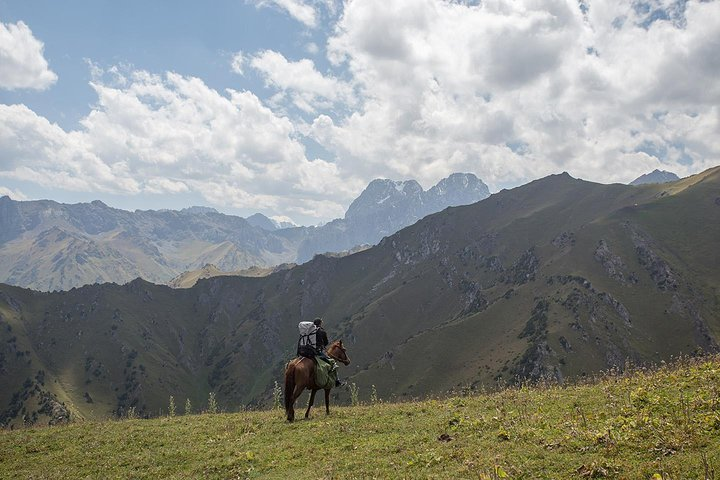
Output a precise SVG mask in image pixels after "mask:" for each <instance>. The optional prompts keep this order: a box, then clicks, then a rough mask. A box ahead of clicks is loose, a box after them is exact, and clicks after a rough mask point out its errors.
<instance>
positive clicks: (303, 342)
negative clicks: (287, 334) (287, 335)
mask: <svg viewBox="0 0 720 480" xmlns="http://www.w3.org/2000/svg"><path fill="white" fill-rule="evenodd" d="M298 330H299V331H300V338H299V339H298V348H297V354H298V355H300V356H301V357H308V358H313V357H314V356H315V355H317V350H316V349H315V346H316V345H317V336H316V334H317V330H318V328H317V326H316V325H315V324H314V323H313V322H300V323H299V324H298Z"/></svg>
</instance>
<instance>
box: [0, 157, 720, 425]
mask: <svg viewBox="0 0 720 480" xmlns="http://www.w3.org/2000/svg"><path fill="white" fill-rule="evenodd" d="M374 188H375V187H373V189H374ZM378 190H379V191H382V193H378V194H376V195H373V197H372V198H377V199H378V200H382V198H384V196H383V195H385V194H387V193H391V192H390V191H389V189H383V188H378ZM403 190H404V188H403ZM373 191H374V190H373ZM396 191H398V190H397V189H396ZM376 201H377V200H376ZM381 205H382V203H381ZM353 210H354V209H353ZM352 216H353V215H352V214H351V215H350V217H351V218H352ZM718 239H720V167H719V168H714V169H711V170H708V171H706V172H703V173H701V174H698V175H694V176H691V177H687V178H685V179H682V180H679V181H676V182H673V183H668V184H662V185H658V184H652V185H641V186H628V185H619V184H613V185H602V184H596V183H591V182H586V181H582V180H577V179H574V178H572V177H570V176H569V175H567V174H560V175H552V176H549V177H546V178H543V179H540V180H536V181H534V182H531V183H529V184H527V185H524V186H522V187H518V188H514V189H511V190H503V191H501V192H498V193H497V194H494V195H492V196H490V197H489V198H486V199H484V200H482V201H480V202H477V203H474V204H472V205H467V206H460V207H454V208H450V209H446V210H444V211H442V212H439V213H435V214H432V215H429V216H427V217H425V218H423V219H422V220H420V221H418V222H417V223H415V224H414V225H412V226H410V227H407V228H405V229H402V230H401V231H399V232H397V233H395V234H393V235H390V236H388V237H386V238H384V239H383V240H382V241H380V243H379V244H378V245H376V246H374V247H372V248H369V249H367V250H364V251H362V252H359V253H356V254H353V255H349V256H345V257H340V258H336V257H330V256H324V255H319V256H315V257H314V258H313V259H312V260H311V261H309V262H307V263H305V264H302V265H299V266H296V267H293V268H290V269H288V270H283V271H278V272H275V273H272V274H270V275H268V276H265V277H260V278H247V277H229V276H222V277H214V278H209V279H205V280H199V281H198V282H197V284H196V285H195V286H193V287H192V288H186V289H171V288H169V287H167V286H162V285H154V284H151V283H149V282H146V281H144V280H140V279H138V280H134V281H132V282H130V283H128V284H126V285H113V284H103V285H89V286H85V287H82V288H77V289H73V290H71V291H68V292H54V293H41V292H36V291H32V290H27V289H23V288H19V287H14V286H7V285H5V286H0V382H1V383H2V385H3V386H4V387H5V388H3V389H2V391H0V411H2V414H1V416H0V422H3V423H5V424H8V423H13V422H14V423H17V422H19V419H20V418H23V416H24V418H25V420H26V422H32V421H42V422H45V421H47V420H48V419H49V420H50V421H55V420H56V419H57V418H63V416H64V415H65V416H66V415H75V416H78V417H83V418H99V417H107V416H110V415H113V414H123V413H124V412H126V411H127V410H128V409H129V408H134V409H136V411H137V412H139V413H140V414H142V415H157V414H158V413H159V412H160V410H161V409H163V408H167V404H168V398H169V396H170V395H173V396H174V397H175V398H176V399H180V400H179V401H183V399H184V398H189V399H190V400H191V401H192V403H193V404H194V405H198V404H202V403H203V402H204V401H205V399H207V396H208V393H209V392H215V393H216V394H217V398H218V402H219V403H220V406H221V407H222V408H226V409H237V408H239V407H241V406H246V405H254V404H267V402H268V401H270V399H271V398H272V389H273V385H274V382H275V381H277V382H281V375H282V369H283V366H284V364H285V362H287V361H288V360H289V359H290V358H292V357H293V355H294V353H295V347H296V341H297V323H298V322H299V321H300V320H307V319H312V318H314V317H316V316H322V317H323V318H324V319H325V325H326V328H327V329H328V333H329V336H330V337H331V339H334V338H341V339H343V340H344V342H345V345H346V346H347V349H348V354H349V356H350V358H351V361H352V363H351V365H350V366H349V367H342V368H341V376H342V377H344V378H346V379H348V380H349V381H350V382H353V383H355V384H356V385H357V386H358V388H359V391H360V392H361V393H360V395H361V397H366V398H367V396H368V395H369V393H370V392H371V391H372V389H376V391H377V392H378V394H379V395H380V397H381V398H386V399H391V398H414V397H419V396H423V395H426V394H429V393H442V392H446V391H448V390H452V389H454V390H457V389H470V390H472V389H480V388H483V387H484V388H493V387H494V386H496V385H504V384H507V383H508V382H519V381H525V380H538V379H551V380H555V381H559V382H563V381H564V380H565V379H566V378H577V377H582V376H584V375H591V374H593V373H594V372H599V371H601V370H604V369H608V368H611V367H616V368H622V367H623V365H625V363H626V362H627V361H630V362H633V363H636V364H643V363H645V362H658V361H661V360H666V359H669V358H670V357H671V356H675V355H679V354H683V353H685V354H690V353H695V352H697V351H699V350H703V351H716V350H718V339H720V293H719V291H718V285H720V256H718V254H717V251H718V250H717V247H718ZM337 395H339V396H340V399H339V400H341V401H342V400H343V397H345V400H348V398H347V396H348V393H347V392H345V391H342V390H341V391H339V393H337Z"/></svg>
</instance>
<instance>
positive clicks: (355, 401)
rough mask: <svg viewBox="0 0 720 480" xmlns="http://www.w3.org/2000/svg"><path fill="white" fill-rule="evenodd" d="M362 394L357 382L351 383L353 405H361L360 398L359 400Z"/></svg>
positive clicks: (351, 403)
mask: <svg viewBox="0 0 720 480" xmlns="http://www.w3.org/2000/svg"><path fill="white" fill-rule="evenodd" d="M359 394H360V389H359V388H358V386H357V384H356V383H351V384H350V405H352V406H353V407H355V406H357V405H360V400H358V397H359Z"/></svg>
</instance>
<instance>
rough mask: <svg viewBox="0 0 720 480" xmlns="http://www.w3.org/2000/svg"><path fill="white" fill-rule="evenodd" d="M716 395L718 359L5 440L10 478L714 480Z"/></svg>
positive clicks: (0, 468)
mask: <svg viewBox="0 0 720 480" xmlns="http://www.w3.org/2000/svg"><path fill="white" fill-rule="evenodd" d="M718 382H720V362H719V361H718V358H717V357H714V358H709V359H698V360H693V361H684V362H683V363H682V364H680V365H672V366H670V367H668V366H666V367H663V368H661V369H659V370H657V371H652V372H633V373H631V374H627V373H626V374H625V375H623V376H621V377H617V376H607V377H605V378H603V379H601V380H599V381H595V382H592V383H589V384H584V385H579V386H570V387H566V388H561V387H558V386H543V387H540V388H537V387H536V388H528V387H523V388H517V389H515V388H513V389H507V390H504V391H501V392H498V393H494V394H477V395H465V396H456V397H451V398H444V399H434V400H425V401H422V402H405V403H384V402H376V403H374V404H366V405H363V406H355V407H337V406H334V405H333V406H332V407H331V408H332V410H331V414H330V416H329V417H326V416H325V414H324V412H322V411H318V410H314V411H313V414H312V416H311V418H310V420H308V421H304V420H303V421H298V422H296V423H293V424H288V423H287V422H286V421H285V416H284V415H283V412H282V411H281V410H279V409H277V410H273V411H262V412H243V413H233V414H214V415H213V414H203V415H182V416H179V414H180V413H181V412H182V407H178V412H177V413H178V416H175V417H172V418H170V417H164V418H159V419H152V420H123V421H107V422H80V423H76V424H72V425H69V426H62V427H57V428H31V429H21V430H17V431H12V432H10V431H0V452H3V455H2V456H0V477H3V478H150V479H155V478H223V479H225V478H276V479H285V478H295V477H310V478H348V479H350V478H437V479H445V478H479V479H481V480H491V479H498V478H618V479H624V478H627V479H684V478H713V475H715V474H716V473H717V472H718V469H720V416H719V412H718V389H717V387H715V388H708V386H709V385H715V386H717V385H718ZM381 400H382V399H381ZM196 406H200V405H198V404H196ZM196 408H197V407H196ZM200 408H204V404H203V405H202V406H200ZM308 444H311V445H310V446H309V445H308Z"/></svg>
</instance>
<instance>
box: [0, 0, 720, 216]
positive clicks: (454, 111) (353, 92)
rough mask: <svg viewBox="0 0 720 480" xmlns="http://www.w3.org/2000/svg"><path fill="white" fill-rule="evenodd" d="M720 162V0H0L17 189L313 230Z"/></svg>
mask: <svg viewBox="0 0 720 480" xmlns="http://www.w3.org/2000/svg"><path fill="white" fill-rule="evenodd" d="M718 164H720V2H718V1H693V0H687V1H685V0H679V1H668V0H635V1H617V0H601V1H592V0H568V1H563V0H514V1H509V0H508V1H505V0H487V1H482V2H480V1H461V0H454V1H450V0H347V1H340V0H214V1H213V2H198V1H188V0H173V1H170V0H166V1H163V0H156V1H153V2H147V1H136V0H127V1H124V2H117V1H108V0H68V1H66V2H57V1H55V0H33V1H28V0H0V195H4V194H6V195H10V196H11V197H12V198H14V199H17V200H26V199H39V198H49V199H53V200H57V201H61V202H65V203H76V202H87V201H91V200H95V199H100V200H102V201H104V202H105V203H107V204H108V205H111V206H113V207H117V208H123V209H127V210H134V209H159V208H173V209H180V208H184V207H188V206H191V205H206V206H211V207H214V208H216V209H217V210H219V211H221V212H226V213H232V214H237V215H242V216H248V215H250V214H252V213H255V212H260V213H263V214H265V215H267V216H269V217H274V218H278V219H283V220H291V221H294V222H295V223H297V224H305V225H309V224H317V223H321V222H326V221H328V220H330V219H333V218H337V217H342V216H343V215H344V212H345V210H346V209H347V207H348V205H349V204H350V202H352V200H353V199H354V198H355V197H356V196H357V195H358V194H359V193H360V192H361V191H362V190H363V188H364V187H365V186H366V185H367V184H368V183H369V182H370V181H371V180H372V179H374V178H390V179H394V180H406V179H416V180H417V181H419V182H420V183H421V185H423V187H425V188H429V187H431V186H432V185H434V184H435V183H437V182H438V181H439V180H440V179H442V178H444V177H446V176H448V175H449V174H451V173H453V172H471V173H474V174H476V175H477V176H478V177H479V178H481V179H482V180H483V181H485V183H487V184H488V185H489V187H490V189H491V191H498V190H500V189H502V188H510V187H514V186H517V185H521V184H523V183H526V182H528V181H531V180H533V179H536V178H540V177H543V176H546V175H549V174H553V173H560V172H563V171H566V172H568V173H570V175H572V176H574V177H577V178H583V179H586V180H590V181H595V182H602V183H612V182H621V183H628V182H630V181H631V180H633V179H634V178H636V177H638V176H640V175H641V174H644V173H647V172H650V171H652V170H654V169H661V170H669V171H672V172H675V173H677V174H678V175H680V176H686V175H690V174H693V173H697V172H700V171H702V170H705V169H707V168H710V167H713V166H716V165H718Z"/></svg>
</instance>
